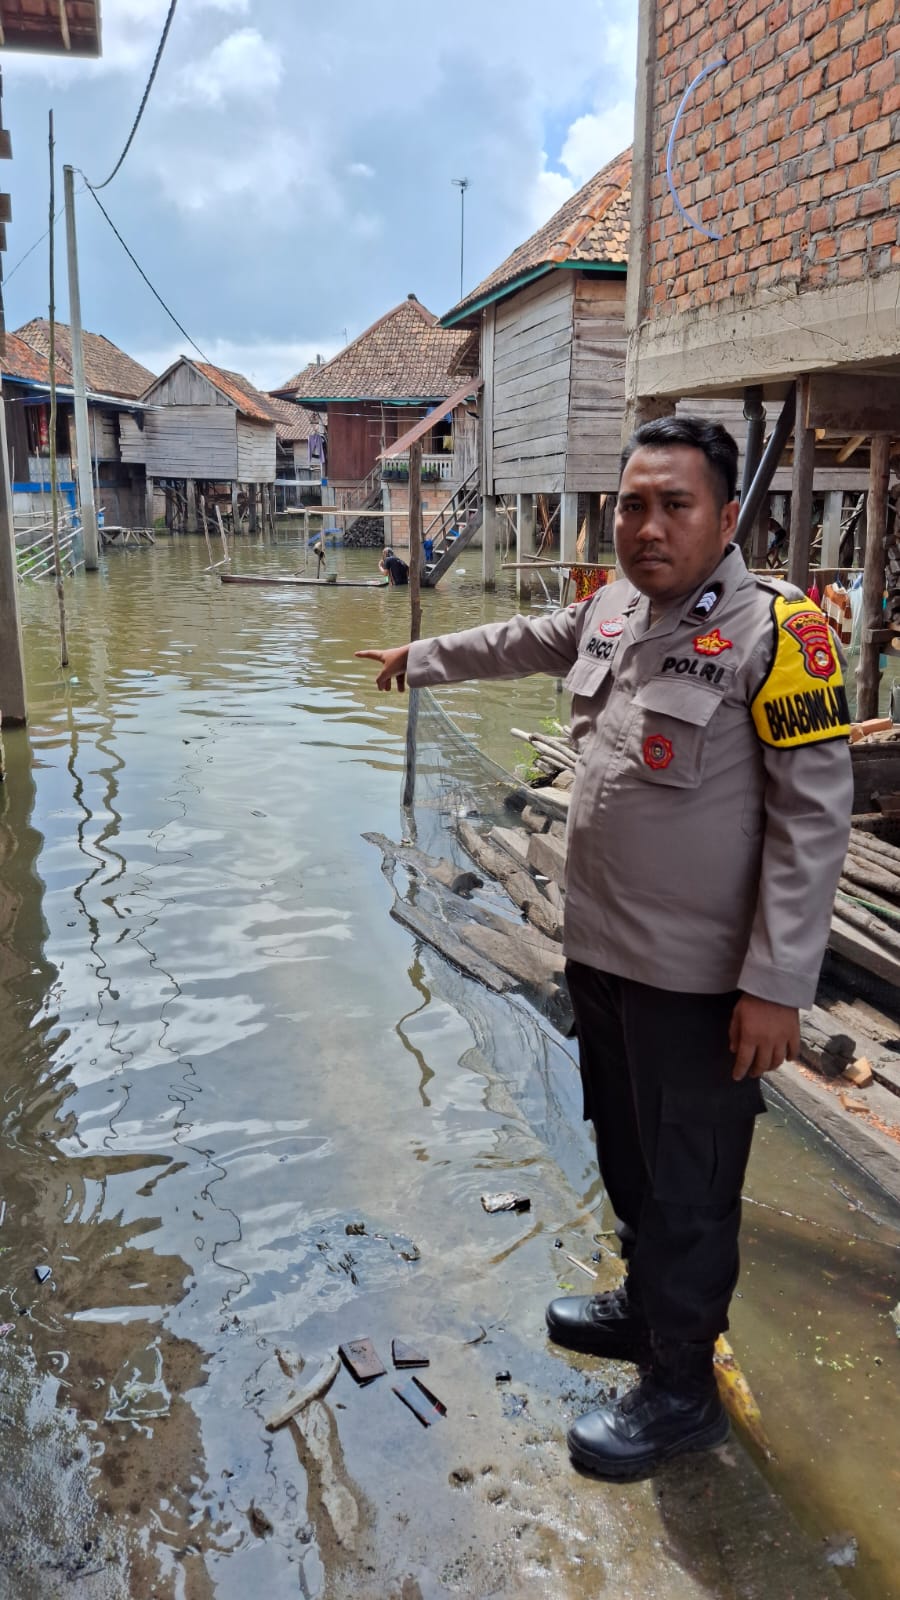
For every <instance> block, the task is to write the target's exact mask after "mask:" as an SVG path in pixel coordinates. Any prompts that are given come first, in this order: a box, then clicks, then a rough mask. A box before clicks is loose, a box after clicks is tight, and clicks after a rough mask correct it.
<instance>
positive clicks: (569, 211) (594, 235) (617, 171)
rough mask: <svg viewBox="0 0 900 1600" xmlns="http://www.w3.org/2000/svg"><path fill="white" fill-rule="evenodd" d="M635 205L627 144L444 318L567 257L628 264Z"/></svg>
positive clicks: (445, 319) (456, 316) (461, 312)
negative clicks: (631, 210)
mask: <svg viewBox="0 0 900 1600" xmlns="http://www.w3.org/2000/svg"><path fill="white" fill-rule="evenodd" d="M630 206H631V151H630V149H629V150H625V151H623V153H622V154H621V155H620V156H616V158H615V160H614V161H610V162H609V163H608V164H607V166H605V167H602V168H601V170H600V171H599V172H598V173H596V174H595V176H594V177H593V178H591V179H590V180H589V182H587V183H586V184H585V185H584V188H583V189H579V191H578V193H577V194H573V195H572V198H571V199H570V200H567V201H566V203H565V205H564V206H560V209H559V210H558V211H557V212H556V213H555V215H554V216H552V217H551V218H550V221H549V222H545V223H544V226H543V227H542V228H538V230H537V233H533V234H532V235H531V238H530V239H526V240H525V243H524V244H520V245H519V247H518V249H516V250H514V251H513V253H512V255H511V256H507V258H506V260H505V261H504V262H503V264H502V265H501V266H499V267H497V269H496V270H495V271H494V272H492V273H490V275H489V276H488V277H487V278H485V279H483V281H482V282H481V283H479V285H478V287H477V288H476V289H473V290H472V291H471V293H470V294H467V295H466V296H465V298H464V299H463V300H460V301H459V303H458V304H457V305H455V306H454V307H453V309H452V311H448V312H447V315H446V316H445V317H443V318H442V321H443V322H444V323H447V322H449V321H450V320H451V319H452V320H453V321H457V320H458V319H459V317H460V316H461V315H464V314H465V312H466V310H467V309H468V308H470V307H471V306H473V305H474V304H476V303H477V302H478V301H480V300H484V299H485V298H489V299H497V298H499V296H500V294H501V293H502V291H503V289H504V288H505V287H506V286H507V285H512V284H513V283H515V282H517V281H518V279H520V278H522V277H524V276H525V274H526V273H529V272H533V271H534V270H535V268H538V267H552V266H555V265H556V264H557V263H559V262H562V261H592V262H604V263H606V264H607V265H609V266H627V264H628V237H629V211H630Z"/></svg>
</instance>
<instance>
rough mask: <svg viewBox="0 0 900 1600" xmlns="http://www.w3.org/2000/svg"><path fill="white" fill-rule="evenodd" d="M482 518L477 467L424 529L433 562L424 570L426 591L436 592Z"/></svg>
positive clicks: (469, 541)
mask: <svg viewBox="0 0 900 1600" xmlns="http://www.w3.org/2000/svg"><path fill="white" fill-rule="evenodd" d="M481 515H482V513H481V499H480V496H479V493H478V469H477V467H476V468H474V469H473V471H472V472H470V473H469V476H468V477H467V478H466V479H465V480H464V482H463V483H461V484H460V485H459V487H458V488H457V489H455V490H454V492H453V494H452V495H451V496H450V498H449V500H446V501H445V502H444V504H443V505H442V506H441V508H440V510H439V511H437V512H436V513H435V515H434V516H433V517H432V519H431V521H430V522H429V524H428V526H427V527H426V528H425V529H424V530H423V533H422V538H423V541H424V540H426V539H430V540H431V541H432V557H431V560H430V561H426V562H425V565H424V567H423V569H422V585H423V587H424V588H426V589H433V588H434V586H435V584H436V583H438V582H439V581H440V579H441V578H442V577H443V576H444V573H445V572H448V571H449V570H450V568H451V567H452V565H453V563H454V561H455V560H456V558H457V556H459V555H461V554H462V552H463V550H465V548H466V545H467V544H470V543H471V541H472V539H474V537H475V535H476V533H477V532H478V529H479V528H480V527H481Z"/></svg>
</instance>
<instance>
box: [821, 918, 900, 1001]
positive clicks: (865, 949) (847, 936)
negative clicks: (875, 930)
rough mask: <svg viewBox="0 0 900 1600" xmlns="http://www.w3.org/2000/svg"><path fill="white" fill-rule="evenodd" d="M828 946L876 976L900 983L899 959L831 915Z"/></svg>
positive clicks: (889, 981)
mask: <svg viewBox="0 0 900 1600" xmlns="http://www.w3.org/2000/svg"><path fill="white" fill-rule="evenodd" d="M828 944H829V948H830V949H832V950H836V951H837V953H838V955H842V956H846V958H847V959H848V960H849V961H855V962H856V964H857V966H860V967H865V968H866V970H867V971H868V972H874V973H875V974H876V976H877V977H879V978H885V979H886V980H887V982H888V983H893V984H896V985H900V961H898V960H897V958H896V957H895V956H892V955H890V954H889V953H888V951H887V950H884V949H882V947H881V946H880V945H877V944H875V942H874V940H872V939H867V938H866V935H865V934H864V933H860V932H858V930H857V929H856V928H851V926H850V924H849V923H847V922H843V921H842V920H841V919H840V917H837V916H835V917H832V919H831V932H830V933H829V935H828Z"/></svg>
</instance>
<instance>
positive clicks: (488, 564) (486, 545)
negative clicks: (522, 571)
mask: <svg viewBox="0 0 900 1600" xmlns="http://www.w3.org/2000/svg"><path fill="white" fill-rule="evenodd" d="M499 522H500V519H499V517H498V516H497V496H496V495H494V494H486V495H484V496H483V498H482V501H481V585H482V588H484V589H496V587H497V542H498V535H499V532H500V527H499Z"/></svg>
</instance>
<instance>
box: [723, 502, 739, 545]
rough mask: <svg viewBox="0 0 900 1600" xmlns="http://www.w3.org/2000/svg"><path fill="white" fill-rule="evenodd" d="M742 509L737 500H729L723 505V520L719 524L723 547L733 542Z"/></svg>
mask: <svg viewBox="0 0 900 1600" xmlns="http://www.w3.org/2000/svg"><path fill="white" fill-rule="evenodd" d="M740 509H741V508H740V504H739V502H738V501H737V500H727V501H726V503H725V505H724V506H723V507H722V520H721V523H720V525H719V526H720V528H721V532H722V543H723V547H724V545H726V544H730V543H731V540H732V539H733V538H734V536H735V533H736V532H737V524H738V516H739V514H740Z"/></svg>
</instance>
